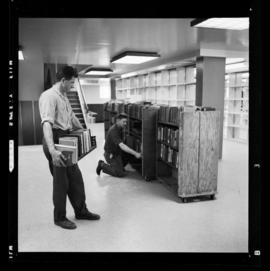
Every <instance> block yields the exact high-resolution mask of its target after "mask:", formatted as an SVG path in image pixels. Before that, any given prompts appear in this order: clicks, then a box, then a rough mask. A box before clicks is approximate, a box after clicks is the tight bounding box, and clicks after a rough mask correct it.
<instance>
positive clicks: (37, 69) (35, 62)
mask: <svg viewBox="0 0 270 271" xmlns="http://www.w3.org/2000/svg"><path fill="white" fill-rule="evenodd" d="M18 83H19V101H37V100H38V99H39V96H40V94H41V93H42V92H43V88H44V63H43V60H42V58H41V57H38V56H36V57H33V58H31V59H30V58H27V57H25V60H21V61H19V80H18Z"/></svg>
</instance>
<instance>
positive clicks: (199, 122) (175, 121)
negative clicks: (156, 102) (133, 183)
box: [157, 105, 220, 202]
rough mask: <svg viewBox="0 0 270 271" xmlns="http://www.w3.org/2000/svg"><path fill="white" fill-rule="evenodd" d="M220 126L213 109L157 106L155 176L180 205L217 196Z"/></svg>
mask: <svg viewBox="0 0 270 271" xmlns="http://www.w3.org/2000/svg"><path fill="white" fill-rule="evenodd" d="M205 110H206V111H205ZM208 110H209V111H208ZM219 123H220V114H219V111H216V110H214V108H203V107H202V108H200V107H196V106H181V107H173V106H165V105H164V106H160V109H159V111H158V124H157V129H158V132H157V157H158V166H157V168H158V172H157V175H158V177H159V178H160V180H161V181H162V182H163V183H164V184H166V185H168V186H169V187H170V188H172V189H173V191H174V192H175V193H176V194H177V195H178V197H179V198H181V199H182V200H183V202H186V201H187V199H188V198H191V197H198V196H205V195H207V196H210V198H214V196H215V194H216V193H217V175H218V174H217V173H218V150H219Z"/></svg>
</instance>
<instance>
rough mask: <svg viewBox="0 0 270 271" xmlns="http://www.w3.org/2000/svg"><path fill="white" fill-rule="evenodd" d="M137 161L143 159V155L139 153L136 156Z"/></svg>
mask: <svg viewBox="0 0 270 271" xmlns="http://www.w3.org/2000/svg"><path fill="white" fill-rule="evenodd" d="M134 156H135V157H136V158H137V159H140V158H141V157H142V155H141V154H140V153H139V152H136V153H135V155H134Z"/></svg>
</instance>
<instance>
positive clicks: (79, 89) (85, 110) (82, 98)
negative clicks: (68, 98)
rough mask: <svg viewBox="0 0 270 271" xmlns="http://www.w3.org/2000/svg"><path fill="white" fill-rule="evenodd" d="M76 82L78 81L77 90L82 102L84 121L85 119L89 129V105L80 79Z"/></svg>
mask: <svg viewBox="0 0 270 271" xmlns="http://www.w3.org/2000/svg"><path fill="white" fill-rule="evenodd" d="M76 80H77V84H76V85H77V87H76V90H77V92H78V96H79V102H80V106H81V109H82V112H83V119H84V122H85V125H86V127H87V123H88V122H87V117H86V116H87V112H88V108H87V104H86V102H85V97H84V94H83V91H82V87H81V84H80V80H79V78H77V79H76Z"/></svg>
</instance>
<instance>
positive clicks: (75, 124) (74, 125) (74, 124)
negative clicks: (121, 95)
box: [72, 117, 83, 130]
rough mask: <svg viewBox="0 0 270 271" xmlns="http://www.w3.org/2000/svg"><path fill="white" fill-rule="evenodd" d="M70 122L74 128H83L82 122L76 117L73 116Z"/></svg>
mask: <svg viewBox="0 0 270 271" xmlns="http://www.w3.org/2000/svg"><path fill="white" fill-rule="evenodd" d="M72 123H73V128H74V130H78V129H83V127H82V124H81V123H80V121H79V119H78V118H77V117H74V118H73V121H72Z"/></svg>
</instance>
